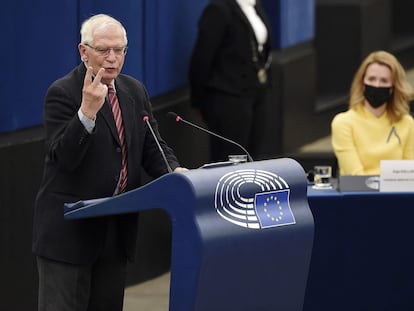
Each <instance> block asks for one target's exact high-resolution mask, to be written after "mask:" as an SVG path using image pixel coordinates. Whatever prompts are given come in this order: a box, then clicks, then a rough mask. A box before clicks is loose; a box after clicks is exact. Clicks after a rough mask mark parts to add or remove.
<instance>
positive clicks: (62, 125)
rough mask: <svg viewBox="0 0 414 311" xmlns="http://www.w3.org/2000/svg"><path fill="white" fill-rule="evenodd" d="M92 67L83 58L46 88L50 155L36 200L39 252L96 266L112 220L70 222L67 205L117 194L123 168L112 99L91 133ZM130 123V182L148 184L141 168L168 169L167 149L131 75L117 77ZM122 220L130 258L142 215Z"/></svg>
mask: <svg viewBox="0 0 414 311" xmlns="http://www.w3.org/2000/svg"><path fill="white" fill-rule="evenodd" d="M85 73H86V67H85V65H84V64H83V63H81V64H80V65H79V66H78V67H77V68H75V69H74V70H73V71H72V72H70V73H69V74H68V75H66V76H65V77H63V78H61V79H59V80H57V81H55V82H54V83H53V84H52V85H51V86H50V88H49V89H48V91H47V94H46V98H45V106H44V127H45V131H46V147H47V148H46V153H47V154H46V158H45V168H44V176H43V181H42V184H41V187H40V190H39V193H38V196H37V199H36V207H35V216H34V236H33V251H34V252H35V254H36V255H40V256H44V257H47V258H50V259H54V260H59V261H64V262H69V263H75V264H89V263H92V262H93V261H94V260H95V259H96V258H97V256H98V255H99V252H100V250H101V249H102V247H103V242H104V238H105V233H106V228H107V222H108V220H109V218H110V217H101V218H96V219H84V220H70V221H68V220H64V218H63V205H64V203H67V202H76V201H78V200H86V199H93V198H100V197H109V196H112V195H113V193H114V190H115V188H116V185H117V183H118V179H119V173H120V170H121V146H120V142H119V138H118V133H117V129H116V125H115V121H114V118H113V114H112V111H111V107H110V104H109V102H108V100H106V102H105V103H104V105H103V107H102V108H101V110H100V111H99V112H98V114H97V116H96V125H95V129H94V130H93V132H92V133H91V134H89V133H88V132H87V131H86V130H85V128H84V126H83V124H82V123H81V122H80V120H79V118H78V115H77V112H78V110H79V108H80V104H81V101H82V87H83V82H84V77H85ZM115 88H116V91H117V96H118V99H119V103H120V107H121V111H122V117H123V122H124V128H125V138H126V144H127V155H128V186H127V190H131V189H134V188H137V187H139V186H141V176H140V172H141V166H142V167H143V168H144V169H145V171H146V172H147V173H148V174H149V175H150V176H152V177H159V176H160V175H162V174H164V173H167V172H168V170H167V168H166V167H165V163H164V161H163V159H162V157H161V154H160V151H159V149H158V148H157V145H156V143H155V141H154V139H153V137H152V135H151V133H150V131H149V130H148V128H147V126H146V124H145V122H143V111H145V112H146V113H148V115H149V120H151V123H152V126H153V127H154V131H155V132H156V133H157V135H158V136H159V133H158V127H157V123H156V121H155V120H154V118H153V115H152V109H151V105H150V102H149V99H148V95H147V92H146V90H145V88H144V86H143V85H142V84H141V83H140V82H138V81H137V80H135V79H133V78H132V77H129V76H127V75H119V76H118V77H117V78H116V79H115ZM160 142H161V145H162V147H163V149H164V151H165V154H166V156H167V158H168V160H169V163H170V165H171V167H172V169H174V168H176V167H177V166H178V165H179V164H178V162H177V159H176V158H175V156H174V154H173V152H172V150H171V149H170V148H169V147H168V146H167V145H166V144H165V142H164V141H163V140H162V139H161V138H160ZM114 217H115V218H118V221H119V228H120V229H121V235H122V243H123V247H124V249H125V253H126V255H127V256H128V258H130V259H133V258H134V255H135V244H136V243H135V242H136V235H137V223H138V217H137V215H135V214H129V215H123V216H114Z"/></svg>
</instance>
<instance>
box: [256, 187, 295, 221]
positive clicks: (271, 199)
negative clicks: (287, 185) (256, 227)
mask: <svg viewBox="0 0 414 311" xmlns="http://www.w3.org/2000/svg"><path fill="white" fill-rule="evenodd" d="M289 195H290V190H289V189H285V190H278V191H271V192H262V193H257V194H256V195H255V198H254V206H255V209H256V215H257V218H258V219H259V222H260V226H261V227H262V228H270V227H277V226H286V225H293V224H295V223H296V220H295V217H294V216H293V213H292V210H291V208H290V204H289Z"/></svg>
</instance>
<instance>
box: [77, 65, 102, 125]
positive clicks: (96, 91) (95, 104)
mask: <svg viewBox="0 0 414 311" xmlns="http://www.w3.org/2000/svg"><path fill="white" fill-rule="evenodd" d="M104 72H105V69H104V68H101V69H99V71H98V73H97V74H96V76H95V79H93V81H92V73H93V68H92V67H88V69H87V70H86V74H85V80H84V83H83V89H82V103H81V111H82V113H83V114H84V115H85V116H86V117H88V118H89V119H91V120H95V117H96V114H97V112H98V111H99V109H101V107H102V105H103V104H104V102H105V97H106V94H107V93H108V87H107V86H106V85H105V84H103V83H101V79H102V75H103V73H104Z"/></svg>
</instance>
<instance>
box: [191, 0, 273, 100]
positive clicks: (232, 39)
mask: <svg viewBox="0 0 414 311" xmlns="http://www.w3.org/2000/svg"><path fill="white" fill-rule="evenodd" d="M255 8H256V12H257V14H258V15H259V16H260V17H261V19H262V20H263V22H264V24H265V25H266V27H267V30H268V39H267V42H266V43H265V45H264V47H263V55H262V59H261V65H264V62H266V60H267V58H268V56H269V54H270V53H271V40H270V38H271V28H270V24H269V21H268V19H267V17H266V15H265V13H264V10H263V8H262V6H261V5H260V2H259V1H258V2H257V5H256V7H255ZM198 27H199V30H198V37H197V40H196V43H195V46H194V49H193V54H192V58H191V62H190V70H189V80H190V84H191V98H192V104H193V105H194V106H198V107H200V106H201V104H202V102H203V100H204V99H205V97H206V95H207V94H208V93H209V91H211V89H213V90H218V91H222V92H225V93H229V94H233V95H236V96H240V95H248V94H249V93H251V92H254V91H255V90H256V89H257V88H259V87H263V85H260V84H259V82H258V78H257V69H258V68H257V66H256V64H254V62H253V60H252V59H253V52H252V40H253V44H254V46H253V48H254V49H255V50H256V52H257V53H258V51H257V41H256V36H255V34H254V31H253V28H252V26H251V25H250V22H249V20H248V19H247V17H246V16H245V14H244V13H243V11H242V10H241V8H240V6H239V5H238V4H237V2H236V0H212V1H211V3H209V4H208V5H207V7H206V8H205V9H204V11H203V14H202V16H201V18H200V21H199V25H198Z"/></svg>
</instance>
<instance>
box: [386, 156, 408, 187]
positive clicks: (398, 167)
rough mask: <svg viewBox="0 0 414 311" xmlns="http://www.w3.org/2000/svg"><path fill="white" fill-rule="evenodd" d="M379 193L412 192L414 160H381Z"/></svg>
mask: <svg viewBox="0 0 414 311" xmlns="http://www.w3.org/2000/svg"><path fill="white" fill-rule="evenodd" d="M380 192H414V160H382V161H381V174H380Z"/></svg>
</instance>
